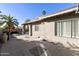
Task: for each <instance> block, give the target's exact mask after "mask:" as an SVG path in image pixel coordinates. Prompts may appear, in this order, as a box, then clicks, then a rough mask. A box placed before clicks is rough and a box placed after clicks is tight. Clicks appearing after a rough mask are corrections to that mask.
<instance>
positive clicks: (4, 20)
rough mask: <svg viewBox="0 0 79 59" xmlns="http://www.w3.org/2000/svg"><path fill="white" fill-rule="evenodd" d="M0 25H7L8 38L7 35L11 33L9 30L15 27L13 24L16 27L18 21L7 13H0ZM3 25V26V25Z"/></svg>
mask: <svg viewBox="0 0 79 59" xmlns="http://www.w3.org/2000/svg"><path fill="white" fill-rule="evenodd" d="M0 17H1V18H0V19H1V22H0V25H1V26H2V28H4V27H7V30H8V40H9V35H10V33H11V31H12V30H13V29H14V28H15V26H17V27H18V24H19V23H18V21H17V19H14V18H13V17H12V16H10V15H9V16H7V15H0ZM3 25H4V26H3Z"/></svg>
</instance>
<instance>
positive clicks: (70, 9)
mask: <svg viewBox="0 0 79 59" xmlns="http://www.w3.org/2000/svg"><path fill="white" fill-rule="evenodd" d="M78 9H79V8H78V6H74V7H71V8H68V9H65V10H61V11H58V12H56V13H54V14H51V15H47V16H43V17H39V18H38V19H37V20H33V21H30V22H27V23H25V24H23V25H28V24H32V23H35V22H39V21H42V20H45V19H47V18H51V17H55V16H60V15H63V14H67V13H70V12H73V11H75V13H76V12H77V11H78Z"/></svg>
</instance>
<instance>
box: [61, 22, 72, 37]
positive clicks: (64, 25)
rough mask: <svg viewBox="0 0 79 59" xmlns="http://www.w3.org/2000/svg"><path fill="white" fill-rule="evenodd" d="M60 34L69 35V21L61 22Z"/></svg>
mask: <svg viewBox="0 0 79 59" xmlns="http://www.w3.org/2000/svg"><path fill="white" fill-rule="evenodd" d="M62 36H64V37H71V21H64V22H62Z"/></svg>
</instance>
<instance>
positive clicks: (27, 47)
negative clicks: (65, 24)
mask: <svg viewBox="0 0 79 59" xmlns="http://www.w3.org/2000/svg"><path fill="white" fill-rule="evenodd" d="M27 39H29V38H27ZM68 44H69V43H68ZM1 52H8V53H9V54H8V55H2V56H74V55H79V51H76V50H71V49H70V48H67V47H64V45H63V44H61V43H54V42H48V41H27V40H26V41H24V40H22V39H17V38H16V37H12V38H11V39H10V40H9V41H8V43H6V44H3V47H2V50H1Z"/></svg>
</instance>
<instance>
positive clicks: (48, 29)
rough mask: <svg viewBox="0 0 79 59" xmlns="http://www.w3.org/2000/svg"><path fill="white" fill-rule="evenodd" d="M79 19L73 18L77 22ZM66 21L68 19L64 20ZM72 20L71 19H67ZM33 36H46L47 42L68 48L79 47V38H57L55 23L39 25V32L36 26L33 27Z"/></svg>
mask: <svg viewBox="0 0 79 59" xmlns="http://www.w3.org/2000/svg"><path fill="white" fill-rule="evenodd" d="M76 19H79V18H73V19H72V20H76ZM64 20H66V19H64ZM67 20H70V19H67ZM32 33H33V34H32V35H33V36H35V37H38V36H40V37H42V36H44V37H45V38H46V40H48V41H50V42H55V43H62V44H63V45H64V46H66V47H72V46H73V47H74V46H78V47H79V39H78V38H67V37H58V36H55V22H54V21H51V22H44V23H41V24H39V31H35V25H34V24H33V25H32Z"/></svg>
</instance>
